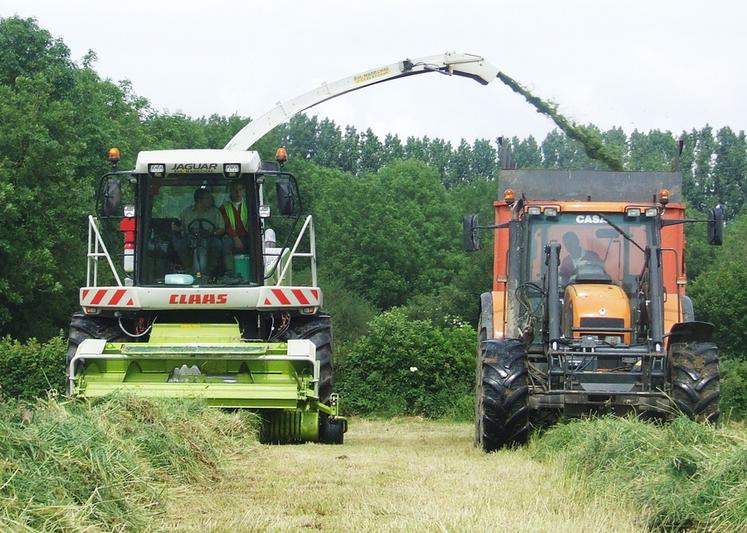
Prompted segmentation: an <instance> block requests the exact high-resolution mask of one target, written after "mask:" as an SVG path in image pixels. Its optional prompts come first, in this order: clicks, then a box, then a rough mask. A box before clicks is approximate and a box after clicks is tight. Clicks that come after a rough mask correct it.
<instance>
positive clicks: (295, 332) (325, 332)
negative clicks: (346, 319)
mask: <svg viewBox="0 0 747 533" xmlns="http://www.w3.org/2000/svg"><path fill="white" fill-rule="evenodd" d="M285 338H286V339H308V340H310V341H311V342H313V343H314V346H316V354H317V357H318V358H319V401H320V402H321V403H324V404H327V405H329V397H330V395H331V394H332V391H333V387H334V369H333V367H332V319H331V317H330V316H329V315H318V316H313V317H294V318H293V319H291V324H290V328H289V329H288V332H287V333H286V336H285Z"/></svg>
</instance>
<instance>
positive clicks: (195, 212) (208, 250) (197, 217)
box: [173, 187, 226, 274]
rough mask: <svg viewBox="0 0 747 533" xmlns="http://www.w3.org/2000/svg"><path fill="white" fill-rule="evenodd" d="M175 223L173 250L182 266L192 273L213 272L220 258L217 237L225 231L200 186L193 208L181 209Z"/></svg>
mask: <svg viewBox="0 0 747 533" xmlns="http://www.w3.org/2000/svg"><path fill="white" fill-rule="evenodd" d="M179 221H180V223H179V224H175V225H174V227H173V229H174V232H175V238H174V247H175V248H176V252H177V254H178V255H179V260H180V261H181V263H182V266H184V267H189V266H191V267H192V270H194V271H195V272H204V273H208V274H211V273H213V271H214V270H215V268H216V266H217V265H218V262H219V259H220V256H221V248H222V246H221V238H222V237H223V234H224V233H225V231H226V230H225V226H224V224H223V216H222V215H221V213H220V211H219V210H218V208H217V207H215V205H214V202H213V195H212V193H211V192H210V191H209V190H208V189H206V188H204V187H201V188H199V189H197V190H196V191H195V192H194V205H188V206H187V207H185V208H184V209H182V212H181V213H180V214H179ZM205 256H207V257H205ZM194 260H196V261H197V264H194V262H195V261H194Z"/></svg>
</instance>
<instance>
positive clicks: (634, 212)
mask: <svg viewBox="0 0 747 533" xmlns="http://www.w3.org/2000/svg"><path fill="white" fill-rule="evenodd" d="M625 214H626V215H628V216H629V217H639V216H641V208H640V207H628V208H627V209H626V210H625Z"/></svg>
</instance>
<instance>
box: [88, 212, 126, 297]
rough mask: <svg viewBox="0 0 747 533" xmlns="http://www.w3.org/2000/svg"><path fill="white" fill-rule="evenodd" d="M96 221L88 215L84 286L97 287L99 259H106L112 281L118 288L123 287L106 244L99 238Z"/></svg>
mask: <svg viewBox="0 0 747 533" xmlns="http://www.w3.org/2000/svg"><path fill="white" fill-rule="evenodd" d="M97 222H98V220H97V219H96V217H94V216H93V215H88V254H87V255H86V258H87V264H86V286H87V287H98V269H99V258H100V257H106V262H107V263H109V269H110V270H111V272H112V274H113V275H114V280H115V281H116V282H117V285H118V286H119V287H123V286H124V285H122V281H121V280H120V279H119V274H118V273H117V269H116V268H114V262H113V261H112V257H111V255H109V250H107V249H106V244H105V243H104V240H103V239H102V238H101V233H100V232H99V227H98V223H97ZM99 247H100V249H99ZM92 272H93V283H91V273H92Z"/></svg>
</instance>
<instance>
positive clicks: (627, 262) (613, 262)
mask: <svg viewBox="0 0 747 533" xmlns="http://www.w3.org/2000/svg"><path fill="white" fill-rule="evenodd" d="M605 218H606V219H609V220H610V221H611V222H612V223H613V225H614V226H617V227H618V228H619V229H620V230H622V231H624V232H625V233H626V234H627V235H628V236H629V237H630V238H631V239H632V240H634V241H635V243H637V244H638V245H639V246H640V247H641V248H643V249H645V247H646V246H647V245H648V244H649V241H650V232H651V231H652V230H653V222H652V219H650V218H646V217H628V216H626V215H624V214H623V213H605V214H604V216H600V215H598V214H594V213H562V214H560V215H558V216H556V217H545V216H532V217H530V218H529V257H530V261H529V268H530V271H529V272H528V276H527V277H528V279H529V281H534V282H540V281H541V279H542V275H543V273H544V270H543V269H544V268H545V260H544V249H545V246H546V245H547V244H548V243H550V242H552V241H555V242H558V243H560V246H561V249H560V271H559V274H560V283H561V286H564V285H567V284H568V283H574V282H598V283H613V284H616V285H619V286H621V287H623V289H624V290H625V292H627V293H628V294H631V293H632V292H633V291H634V290H635V283H636V280H635V277H636V276H639V275H640V274H641V272H642V271H643V268H644V265H645V257H644V253H643V252H642V251H641V249H640V248H638V247H637V246H635V244H634V243H631V242H630V241H629V240H627V239H626V238H625V237H624V236H623V235H621V233H620V231H618V229H616V228H615V227H613V226H612V225H610V224H609V223H608V222H607V220H605Z"/></svg>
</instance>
